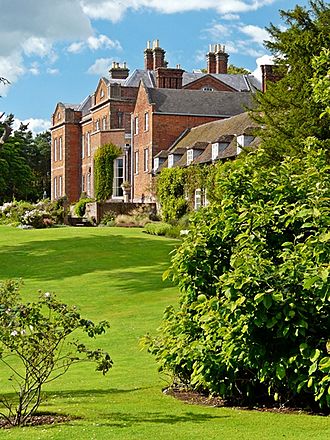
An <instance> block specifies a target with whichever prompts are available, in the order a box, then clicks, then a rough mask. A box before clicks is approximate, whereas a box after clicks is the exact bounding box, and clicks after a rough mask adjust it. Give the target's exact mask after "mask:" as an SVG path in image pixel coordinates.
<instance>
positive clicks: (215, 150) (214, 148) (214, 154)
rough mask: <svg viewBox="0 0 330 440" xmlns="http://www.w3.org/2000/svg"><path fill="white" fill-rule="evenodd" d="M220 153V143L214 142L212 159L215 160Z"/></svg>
mask: <svg viewBox="0 0 330 440" xmlns="http://www.w3.org/2000/svg"><path fill="white" fill-rule="evenodd" d="M218 155H219V144H218V143H215V144H212V160H215V159H216V158H217V157H218Z"/></svg>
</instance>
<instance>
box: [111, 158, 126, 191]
mask: <svg viewBox="0 0 330 440" xmlns="http://www.w3.org/2000/svg"><path fill="white" fill-rule="evenodd" d="M113 165H114V166H113V195H114V197H122V196H123V188H122V187H121V185H122V183H123V182H124V160H123V158H122V157H119V158H118V159H115V160H114V163H113Z"/></svg>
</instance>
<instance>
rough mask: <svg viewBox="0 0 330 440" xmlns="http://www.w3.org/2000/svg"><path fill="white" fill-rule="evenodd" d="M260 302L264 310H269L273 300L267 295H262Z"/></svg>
mask: <svg viewBox="0 0 330 440" xmlns="http://www.w3.org/2000/svg"><path fill="white" fill-rule="evenodd" d="M262 302H263V304H264V306H265V307H266V309H267V310H268V309H269V308H270V306H271V305H272V302H273V298H272V296H271V295H269V294H268V295H264V297H263V300H262Z"/></svg>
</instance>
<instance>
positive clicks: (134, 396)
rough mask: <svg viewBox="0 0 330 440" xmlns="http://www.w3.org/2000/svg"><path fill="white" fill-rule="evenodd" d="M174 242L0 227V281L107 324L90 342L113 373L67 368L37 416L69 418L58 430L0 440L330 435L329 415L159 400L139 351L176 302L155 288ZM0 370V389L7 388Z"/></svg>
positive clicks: (159, 384)
mask: <svg viewBox="0 0 330 440" xmlns="http://www.w3.org/2000/svg"><path fill="white" fill-rule="evenodd" d="M176 244H177V242H176V241H175V240H168V239H164V238H159V237H153V236H148V235H146V234H144V233H143V232H142V231H141V230H138V229H124V228H56V229H49V230H18V229H14V228H10V227H5V226H1V227H0V280H5V279H8V278H15V279H18V278H22V279H23V280H24V286H23V289H22V292H23V294H24V296H25V297H26V298H29V299H31V298H32V297H33V295H37V291H38V289H41V290H42V291H43V292H46V291H51V292H55V293H56V294H57V296H58V297H59V298H60V299H62V300H63V301H66V302H68V303H71V304H76V305H78V306H79V307H80V310H81V312H82V314H83V315H85V316H86V317H88V318H90V319H93V320H100V319H107V320H109V321H110V323H111V328H110V330H109V331H108V333H107V334H106V335H104V336H102V337H100V338H98V339H97V340H95V341H92V343H93V344H94V345H95V346H102V347H103V348H105V349H106V350H108V351H109V353H110V354H111V356H112V358H113V360H114V367H113V369H112V370H111V371H110V373H109V374H108V375H107V376H105V377H103V376H102V375H101V374H100V373H97V372H95V371H94V367H93V365H90V364H81V365H77V366H75V367H73V368H72V370H71V371H69V372H68V373H67V374H66V375H65V376H63V377H62V378H61V379H60V380H58V381H56V382H53V383H52V384H50V385H49V386H48V387H46V389H45V391H46V400H45V402H44V404H43V405H42V408H41V409H42V410H43V411H50V412H55V413H59V414H67V415H70V416H72V417H76V419H72V421H70V422H68V423H65V424H58V425H54V426H40V427H35V428H21V429H17V428H16V429H11V430H0V439H2V438H3V439H15V440H19V439H29V440H34V439H61V440H70V439H75V440H84V439H86V440H87V439H88V440H91V439H97V440H103V439H104V440H105V439H107V440H108V439H116V440H117V439H118V440H121V439H126V440H132V439H153V440H162V439H164V440H165V439H166V440H167V439H175V440H180V439H184V440H193V439H199V440H204V439H205V440H206V439H208V440H211V439H224V440H237V439H238V440H253V439H258V440H278V439H286V440H288V439H292V440H300V439H301V440H302V439H303V440H309V439H313V440H316V439H328V438H330V427H329V418H327V417H320V416H307V415H302V414H291V415H288V414H275V413H262V412H257V411H244V410H237V409H231V408H212V407H206V406H196V405H189V404H185V403H183V402H180V401H177V400H175V399H174V398H172V397H170V396H166V395H164V394H163V393H162V388H163V387H165V386H166V385H167V378H166V377H164V376H163V377H161V376H160V375H159V374H158V372H157V366H156V364H155V362H154V359H153V358H152V357H151V356H150V355H148V354H147V353H146V352H144V351H141V350H140V349H139V346H138V341H139V338H140V337H141V336H142V335H144V334H145V333H147V332H151V333H154V332H155V329H156V328H157V327H158V325H159V324H160V321H161V317H162V313H163V310H164V309H165V307H166V306H167V305H169V304H175V303H176V301H177V291H176V288H175V287H173V286H171V285H170V284H169V283H164V282H162V281H161V275H162V273H163V271H164V270H166V268H167V267H168V264H169V258H170V257H169V253H170V252H171V251H172V250H173V249H174V247H175V245H176ZM7 376H8V375H5V372H4V370H3V369H1V370H0V386H1V388H0V391H1V392H2V393H6V392H10V391H11V388H10V382H9V381H8V380H7Z"/></svg>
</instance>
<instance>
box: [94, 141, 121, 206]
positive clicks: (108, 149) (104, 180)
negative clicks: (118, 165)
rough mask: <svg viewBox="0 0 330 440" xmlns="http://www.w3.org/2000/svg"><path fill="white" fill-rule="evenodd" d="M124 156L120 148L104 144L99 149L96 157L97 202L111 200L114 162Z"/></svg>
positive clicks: (95, 183) (95, 181) (95, 182)
mask: <svg viewBox="0 0 330 440" xmlns="http://www.w3.org/2000/svg"><path fill="white" fill-rule="evenodd" d="M121 155H122V151H121V149H120V148H119V147H117V146H116V145H113V144H104V145H102V146H101V147H99V148H98V150H97V151H96V153H95V156H94V185H95V197H96V199H97V200H107V199H110V198H111V196H112V192H113V175H114V172H113V162H114V160H115V159H116V158H117V157H119V156H121Z"/></svg>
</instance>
